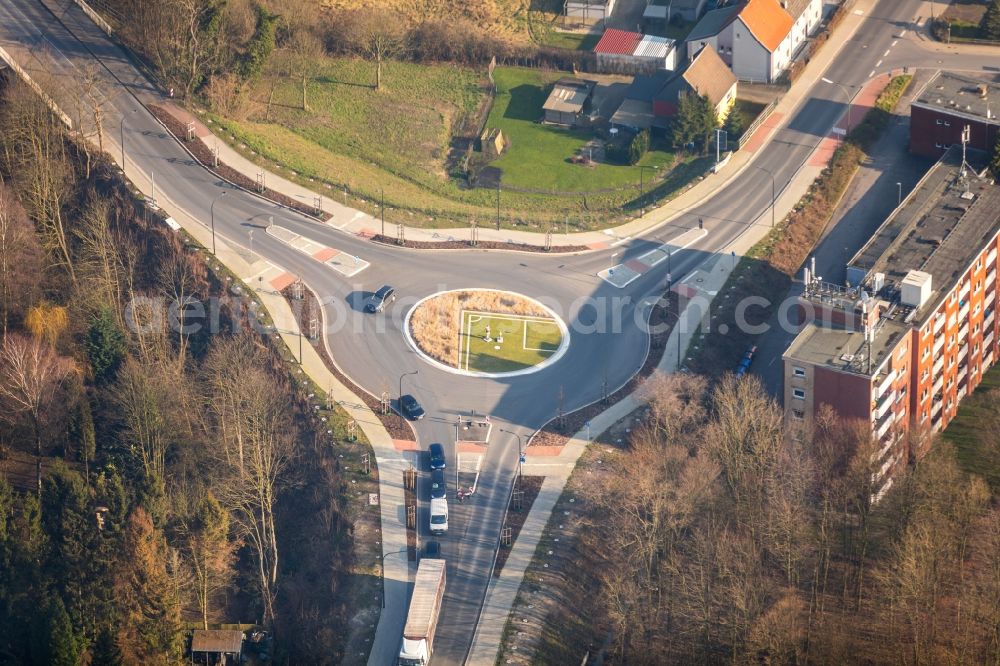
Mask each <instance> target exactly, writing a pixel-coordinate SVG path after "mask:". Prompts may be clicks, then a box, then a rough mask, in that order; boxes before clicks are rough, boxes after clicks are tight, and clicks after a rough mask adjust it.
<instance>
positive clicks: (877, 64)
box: [875, 60, 882, 69]
mask: <svg viewBox="0 0 1000 666" xmlns="http://www.w3.org/2000/svg"><path fill="white" fill-rule="evenodd" d="M881 66H882V61H881V60H879V61H878V62H877V63H875V69H878V68H879V67H881Z"/></svg>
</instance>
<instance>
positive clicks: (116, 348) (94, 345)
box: [85, 308, 125, 384]
mask: <svg viewBox="0 0 1000 666" xmlns="http://www.w3.org/2000/svg"><path fill="white" fill-rule="evenodd" d="M85 346H86V348H87V357H88V358H89V359H90V367H91V368H93V370H94V379H95V380H96V381H97V383H98V384H104V383H106V382H108V381H110V380H111V379H114V376H115V373H117V372H118V366H120V365H121V363H122V361H123V360H124V359H125V336H124V334H122V331H121V329H119V328H118V323H117V322H116V321H115V317H114V315H113V314H112V313H111V310H110V309H108V308H101V310H100V311H99V312H98V313H97V314H96V315H94V316H93V318H92V319H91V321H90V329H89V330H88V331H87V339H86V341H85Z"/></svg>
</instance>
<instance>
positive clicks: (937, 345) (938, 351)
mask: <svg viewBox="0 0 1000 666" xmlns="http://www.w3.org/2000/svg"><path fill="white" fill-rule="evenodd" d="M944 340H945V336H943V335H942V336H941V337H939V338H938V339H937V341H935V342H934V351H933V355H934V356H940V354H941V350H942V349H944Z"/></svg>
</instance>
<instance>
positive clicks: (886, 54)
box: [882, 42, 896, 58]
mask: <svg viewBox="0 0 1000 666" xmlns="http://www.w3.org/2000/svg"><path fill="white" fill-rule="evenodd" d="M895 43H896V42H893V44H895ZM890 50H891V49H886V50H885V53H883V54H882V57H883V58H885V57H886V56H888V55H889V51H890Z"/></svg>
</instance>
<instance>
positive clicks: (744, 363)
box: [736, 345, 757, 377]
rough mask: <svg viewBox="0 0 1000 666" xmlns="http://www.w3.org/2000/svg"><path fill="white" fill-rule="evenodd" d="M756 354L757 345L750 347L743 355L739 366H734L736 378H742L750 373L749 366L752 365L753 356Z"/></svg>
mask: <svg viewBox="0 0 1000 666" xmlns="http://www.w3.org/2000/svg"><path fill="white" fill-rule="evenodd" d="M756 353H757V345H750V346H749V347H748V348H747V350H746V352H745V353H744V354H743V358H742V359H740V364H739V365H738V366H736V376H737V377H742V376H743V375H745V374H747V373H748V372H749V371H750V364H751V363H753V357H754V354H756Z"/></svg>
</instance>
